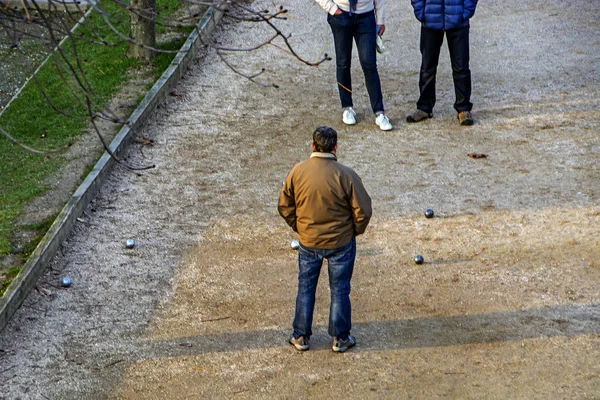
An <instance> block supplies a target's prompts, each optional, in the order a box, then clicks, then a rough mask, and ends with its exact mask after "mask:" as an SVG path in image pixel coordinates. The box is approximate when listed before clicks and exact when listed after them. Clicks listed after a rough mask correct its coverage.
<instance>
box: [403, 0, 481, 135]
mask: <svg viewBox="0 0 600 400" xmlns="http://www.w3.org/2000/svg"><path fill="white" fill-rule="evenodd" d="M411 3H412V6H413V9H414V11H415V17H417V20H419V22H421V43H420V48H421V70H420V74H419V91H420V96H419V100H418V101H417V110H416V111H415V112H413V113H412V114H410V115H409V116H408V117H406V121H407V122H419V121H422V120H424V119H426V118H431V117H432V116H433V106H434V105H435V75H436V72H437V66H438V61H439V58H440V49H441V47H442V43H443V41H444V33H445V34H446V40H447V41H448V50H449V51H450V60H451V62H452V78H453V80H454V92H455V95H456V98H455V102H454V109H455V110H456V112H457V113H458V120H459V122H460V124H461V125H473V117H472V115H471V110H472V108H473V104H472V103H471V70H470V69H469V20H470V19H471V17H472V16H473V14H475V8H476V7H477V0H411Z"/></svg>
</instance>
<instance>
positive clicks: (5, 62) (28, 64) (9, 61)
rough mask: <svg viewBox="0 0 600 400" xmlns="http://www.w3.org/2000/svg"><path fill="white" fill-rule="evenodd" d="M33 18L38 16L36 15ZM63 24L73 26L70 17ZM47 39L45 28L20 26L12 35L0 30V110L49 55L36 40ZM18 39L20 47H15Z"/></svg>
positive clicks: (43, 46) (40, 42)
mask: <svg viewBox="0 0 600 400" xmlns="http://www.w3.org/2000/svg"><path fill="white" fill-rule="evenodd" d="M31 15H32V17H35V14H34V13H33V12H32V14H31ZM59 16H61V15H59ZM64 21H65V24H66V25H67V26H73V25H74V23H73V21H71V19H69V18H66V19H65V20H64ZM15 31H17V32H15ZM44 36H46V37H47V33H46V31H45V29H43V28H42V27H41V26H40V25H37V24H21V25H18V26H17V29H15V30H13V31H10V32H9V31H7V30H6V29H5V28H4V27H3V28H2V29H0V111H2V110H3V109H4V107H5V106H6V104H8V102H9V101H10V100H11V99H12V97H13V96H14V95H15V94H16V93H17V92H18V90H19V89H20V88H21V86H23V84H24V83H25V81H26V80H27V79H28V78H29V77H30V76H31V74H33V72H34V71H35V70H36V68H37V67H38V66H39V65H41V63H42V62H43V61H44V59H45V58H46V57H47V56H48V54H50V53H49V51H48V49H47V48H46V46H45V44H44V43H42V40H41V39H37V38H40V37H41V38H43V37H44ZM17 38H20V40H19V47H18V48H14V47H13V44H14V43H15V40H17ZM58 39H59V40H60V36H59V37H58Z"/></svg>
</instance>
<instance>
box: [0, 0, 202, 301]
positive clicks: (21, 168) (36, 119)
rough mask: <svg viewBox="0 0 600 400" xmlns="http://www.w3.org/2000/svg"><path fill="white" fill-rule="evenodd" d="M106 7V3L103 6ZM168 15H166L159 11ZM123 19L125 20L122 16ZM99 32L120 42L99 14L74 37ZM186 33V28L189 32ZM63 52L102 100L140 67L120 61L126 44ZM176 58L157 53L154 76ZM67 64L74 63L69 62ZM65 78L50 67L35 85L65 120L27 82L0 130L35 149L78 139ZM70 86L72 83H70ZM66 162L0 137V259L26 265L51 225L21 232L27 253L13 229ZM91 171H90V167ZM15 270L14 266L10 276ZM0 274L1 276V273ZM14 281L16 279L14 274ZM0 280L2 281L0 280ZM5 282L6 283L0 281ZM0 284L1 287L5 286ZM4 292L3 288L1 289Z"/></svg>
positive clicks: (82, 121)
mask: <svg viewBox="0 0 600 400" xmlns="http://www.w3.org/2000/svg"><path fill="white" fill-rule="evenodd" d="M105 3H106V4H105ZM102 4H103V5H104V7H105V8H113V11H114V6H113V5H112V4H114V3H111V2H107V1H105V2H103V3H102ZM163 6H164V7H165V8H166V9H167V10H168V12H169V13H173V12H174V11H175V9H176V8H177V7H181V6H182V2H181V1H180V0H159V1H157V8H160V9H163V8H162V7H163ZM164 12H167V11H164ZM121 17H122V18H126V17H127V16H126V15H125V14H123V15H122V16H121ZM113 22H114V23H115V25H116V26H118V27H119V30H120V31H121V32H123V33H125V34H127V32H128V25H127V22H128V21H127V20H126V19H124V20H123V21H113ZM91 27H94V29H97V30H99V31H100V32H102V35H103V37H104V38H106V39H108V41H109V42H115V43H116V42H119V41H120V39H119V38H118V36H117V35H116V34H115V33H113V32H111V31H110V30H109V29H108V27H107V26H106V25H105V23H104V22H103V20H102V18H101V17H100V16H99V15H98V14H93V15H92V16H91V18H90V19H89V20H88V21H87V22H86V25H84V26H83V27H81V29H80V30H79V31H78V32H80V33H81V32H86V36H87V37H90V35H91V32H92V29H90V28H91ZM190 30H191V28H190ZM183 41H184V40H176V41H173V42H169V43H164V44H161V45H160V47H161V48H163V49H167V50H177V49H179V48H180V47H181V45H182V43H183ZM64 48H65V51H66V52H68V53H71V54H73V53H74V52H75V51H76V52H77V54H78V56H79V57H78V58H79V59H80V60H83V61H81V67H82V70H83V74H84V76H85V77H86V79H87V80H88V81H89V83H90V86H91V87H92V88H93V91H94V92H95V93H96V94H97V95H98V96H99V97H100V98H101V99H103V100H104V101H108V100H109V99H110V98H111V96H112V95H114V94H115V93H116V92H117V91H118V90H119V88H120V86H121V85H122V84H123V83H124V82H125V81H126V79H127V71H128V70H129V69H130V68H133V67H136V66H138V65H139V62H138V61H135V60H132V59H128V58H126V57H125V56H124V54H125V51H126V49H127V44H126V43H121V44H118V45H111V46H105V45H94V44H91V43H88V42H80V43H76V47H71V45H70V44H68V45H66V46H65V47H64ZM174 56H175V54H174V53H170V54H165V53H162V54H159V55H158V56H157V57H156V58H155V59H154V61H153V63H152V65H153V69H154V73H155V75H156V77H158V76H160V74H161V73H162V72H163V71H164V70H165V69H166V68H167V67H168V65H169V63H170V62H171V60H172V59H173V57H174ZM69 59H70V60H71V61H72V62H74V58H73V57H69ZM58 71H62V73H63V74H64V75H68V74H69V72H68V69H66V68H65V65H64V63H63V62H58V63H55V62H49V63H47V64H46V65H45V66H44V67H43V68H42V69H41V70H40V72H39V73H38V75H37V81H38V82H39V86H41V87H43V88H44V90H45V91H46V93H47V96H48V97H49V98H50V99H51V102H52V104H53V105H54V106H55V107H56V108H57V109H59V110H61V111H62V112H65V113H68V114H70V115H72V117H66V116H64V115H61V114H60V113H58V112H56V111H55V110H54V109H53V108H52V107H51V106H50V105H49V104H48V101H47V100H46V98H45V97H44V95H43V94H42V92H41V91H40V89H39V86H38V85H37V84H35V83H34V81H33V80H32V81H30V83H29V84H28V85H27V87H26V88H25V89H24V90H23V92H22V94H21V96H20V97H19V98H18V99H17V100H15V101H14V102H13V103H12V104H11V106H10V107H9V108H8V109H7V110H6V111H5V113H4V114H3V115H2V116H0V127H2V128H3V129H4V130H5V131H7V132H9V133H10V134H11V135H13V136H14V137H15V138H16V139H18V140H19V141H21V142H22V143H24V144H26V145H28V146H32V147H35V148H38V149H51V148H57V147H62V146H67V145H68V144H69V143H72V142H73V141H74V140H76V139H77V137H79V136H80V135H81V134H82V133H83V132H84V131H85V128H86V127H87V126H88V125H89V118H88V117H87V115H88V113H87V110H86V107H85V106H83V105H81V104H79V101H78V99H77V96H79V97H81V94H77V95H73V93H72V92H71V91H70V90H68V88H66V85H65V83H64V81H63V79H61V76H60V73H59V72H58ZM69 80H70V81H71V82H74V81H73V78H70V79H69ZM65 162H66V160H65V157H64V156H63V155H61V154H60V153H59V154H52V155H49V156H43V155H39V154H34V153H31V152H29V151H26V150H24V149H22V148H21V147H19V146H17V145H16V144H14V143H12V142H10V141H9V140H7V139H6V138H5V137H4V136H0V206H1V207H0V257H2V256H4V255H7V254H9V253H11V251H12V252H19V253H21V252H27V254H21V255H20V257H19V258H20V259H22V262H25V261H26V259H23V258H24V257H22V256H23V255H28V252H29V251H31V249H32V248H35V246H36V245H37V243H38V242H39V240H41V238H42V237H43V235H44V234H45V232H46V231H47V229H48V227H49V226H50V224H51V222H52V221H50V224H48V223H46V222H45V223H42V224H39V225H38V226H29V227H23V228H22V229H25V230H30V231H31V232H33V235H34V236H36V239H35V240H33V241H32V243H31V244H30V245H28V246H27V248H28V249H27V250H26V251H25V250H19V249H11V247H12V246H11V243H12V242H13V240H12V236H13V234H14V232H15V231H14V226H15V225H16V224H17V222H18V219H19V215H20V213H21V210H22V209H23V207H24V205H25V204H26V203H27V202H28V201H31V200H33V199H34V198H36V197H37V196H40V195H41V194H43V193H44V192H45V191H47V190H48V189H49V188H48V187H46V185H45V182H46V181H47V180H48V179H49V177H50V176H51V175H52V174H53V173H55V172H56V171H57V170H58V169H59V168H60V167H61V166H62V165H64V164H65ZM90 168H91V167H90ZM14 268H17V269H20V266H17V265H15V266H13V269H12V270H13V271H15V270H16V269H14ZM0 272H1V271H0ZM15 276H16V275H15ZM0 280H1V279H0ZM4 283H5V282H4ZM4 283H2V282H0V285H4ZM2 291H4V289H2Z"/></svg>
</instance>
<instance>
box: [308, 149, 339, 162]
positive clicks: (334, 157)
mask: <svg viewBox="0 0 600 400" xmlns="http://www.w3.org/2000/svg"><path fill="white" fill-rule="evenodd" d="M313 157H318V158H330V159H332V160H336V161H337V157H336V156H335V154H333V153H319V152H318V151H313V153H312V154H311V155H310V158H313Z"/></svg>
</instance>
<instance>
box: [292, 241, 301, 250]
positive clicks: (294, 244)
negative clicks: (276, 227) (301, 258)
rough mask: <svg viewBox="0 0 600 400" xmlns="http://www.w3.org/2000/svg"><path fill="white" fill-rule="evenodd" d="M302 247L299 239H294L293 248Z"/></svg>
mask: <svg viewBox="0 0 600 400" xmlns="http://www.w3.org/2000/svg"><path fill="white" fill-rule="evenodd" d="M299 248H300V242H299V241H297V240H292V249H294V250H298V249H299Z"/></svg>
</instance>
